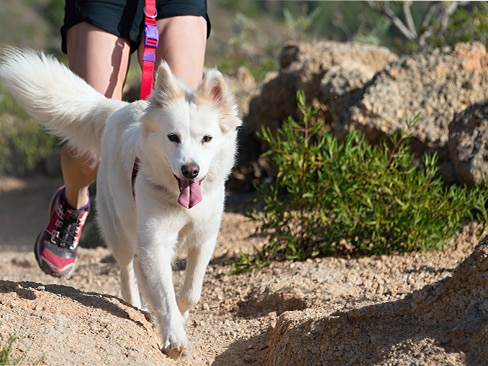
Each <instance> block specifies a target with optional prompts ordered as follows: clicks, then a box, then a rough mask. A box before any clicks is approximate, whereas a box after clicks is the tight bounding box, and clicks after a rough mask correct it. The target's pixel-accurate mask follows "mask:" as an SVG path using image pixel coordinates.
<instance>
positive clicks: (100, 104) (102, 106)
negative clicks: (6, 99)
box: [0, 48, 125, 160]
mask: <svg viewBox="0 0 488 366" xmlns="http://www.w3.org/2000/svg"><path fill="white" fill-rule="evenodd" d="M0 57H1V61H0V78H1V79H2V80H3V82H4V84H5V86H6V87H7V89H8V90H9V91H10V92H11V93H12V95H13V96H14V98H15V99H16V100H17V101H18V102H19V103H20V105H21V106H22V107H23V108H24V109H25V110H26V111H27V113H29V114H30V115H31V116H33V117H34V118H36V119H37V120H39V121H40V122H41V123H42V124H43V125H44V126H45V127H46V129H47V130H48V131H49V132H51V133H53V134H55V135H56V136H58V137H59V138H61V139H62V140H64V141H67V142H68V143H69V145H70V146H72V147H74V148H76V149H77V150H78V152H79V153H80V154H85V153H92V154H95V155H96V157H98V156H99V149H100V146H99V145H100V139H101V136H102V133H103V129H104V126H105V121H106V119H107V117H108V116H109V115H110V114H111V113H112V112H113V111H114V110H116V109H119V108H121V107H122V106H123V105H124V104H125V103H124V102H121V101H117V100H111V99H108V98H106V97H105V96H103V95H102V94H100V93H98V92H97V91H95V89H93V88H92V87H91V86H90V85H88V84H87V83H86V82H85V81H84V80H83V79H81V78H80V77H78V76H77V75H75V74H74V73H73V72H72V71H71V70H69V69H68V68H67V67H66V66H64V65H63V64H62V63H60V62H59V61H57V60H56V59H55V58H54V57H52V56H46V55H45V54H43V53H40V52H36V51H33V50H29V49H17V48H7V49H6V50H4V51H3V52H1V55H0ZM96 160H98V159H96Z"/></svg>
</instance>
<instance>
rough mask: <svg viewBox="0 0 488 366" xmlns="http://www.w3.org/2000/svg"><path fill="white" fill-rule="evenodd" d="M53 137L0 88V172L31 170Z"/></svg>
mask: <svg viewBox="0 0 488 366" xmlns="http://www.w3.org/2000/svg"><path fill="white" fill-rule="evenodd" d="M56 141H57V140H56V137H54V136H52V135H49V134H48V133H47V132H46V131H45V130H44V128H43V127H42V126H41V125H40V124H39V123H38V122H37V121H36V120H34V119H33V118H31V117H29V115H27V113H26V112H24V111H23V110H22V108H21V107H20V106H19V105H18V104H17V103H16V102H15V101H14V100H13V98H12V97H11V96H10V95H9V94H8V93H7V92H6V91H5V89H3V88H0V174H2V173H3V174H13V175H24V174H26V173H29V172H31V171H32V170H34V169H35V168H36V167H37V166H38V164H39V163H40V162H42V161H43V159H44V158H45V157H46V156H48V155H49V153H50V152H51V151H52V149H53V147H54V145H55V144H56Z"/></svg>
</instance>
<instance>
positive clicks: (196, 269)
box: [0, 48, 241, 358]
mask: <svg viewBox="0 0 488 366" xmlns="http://www.w3.org/2000/svg"><path fill="white" fill-rule="evenodd" d="M0 77H1V78H2V79H3V81H4V83H5V85H6V86H7V88H8V89H9V91H10V92H11V93H12V95H13V96H14V97H15V98H16V99H17V101H18V102H19V103H20V104H21V105H22V107H23V108H25V110H26V111H27V112H28V113H29V114H31V115H32V116H33V117H34V118H36V119H38V120H39V121H40V122H41V123H42V124H43V125H44V126H45V127H46V128H47V129H48V130H49V131H50V132H52V133H53V134H55V135H57V136H58V137H60V138H62V139H63V140H65V141H66V142H67V143H68V144H69V145H71V146H72V147H75V148H76V149H77V150H78V151H79V153H80V154H87V153H90V154H94V155H95V156H96V157H97V158H96V161H98V159H99V158H100V166H99V169H98V179H97V200H96V207H97V212H98V222H99V226H100V228H101V231H102V234H103V237H104V239H105V240H106V243H107V245H108V246H109V247H110V248H111V249H112V251H113V254H114V256H115V258H116V259H117V262H118V263H119V265H120V269H121V287H122V295H123V297H124V299H125V300H127V301H128V302H130V303H131V304H132V305H134V306H136V307H139V308H141V307H145V306H148V307H149V309H150V311H151V313H152V315H153V317H154V318H155V320H156V321H157V324H158V325H159V327H160V332H161V335H162V348H163V351H165V352H166V353H167V354H168V355H169V356H170V357H173V358H178V357H179V356H181V355H184V354H186V353H187V352H188V350H189V343H188V339H187V335H186V332H185V329H184V322H185V320H186V318H187V316H188V311H189V309H190V308H191V307H192V306H193V305H195V304H196V303H197V302H198V300H199V298H200V294H201V287H202V282H203V277H204V273H205V269H206V267H207V265H208V262H209V260H210V258H211V255H212V253H213V250H214V247H215V243H216V240H217V235H218V231H219V227H220V222H221V217H222V212H223V207H224V196H225V192H224V183H225V181H226V179H227V176H228V174H229V173H230V171H231V169H232V166H233V164H234V156H235V151H236V137H237V132H236V129H237V127H238V126H239V125H240V124H241V121H240V120H239V118H238V117H237V111H236V106H235V103H234V100H233V96H232V94H231V92H230V90H229V88H228V86H227V84H226V82H225V80H224V78H223V76H222V75H221V74H220V73H219V72H218V71H217V70H209V71H207V72H206V74H205V76H204V79H203V81H202V82H201V84H200V86H199V87H198V88H197V90H196V91H191V90H189V89H188V88H187V87H186V86H185V85H184V84H183V83H182V82H181V81H180V80H178V79H177V78H175V77H174V76H173V75H172V73H171V70H170V68H169V66H168V65H167V64H166V63H165V62H162V63H161V65H159V67H158V69H157V75H156V81H155V87H154V91H153V93H152V94H151V96H150V97H149V98H148V101H136V102H134V103H130V104H129V103H126V102H122V101H117V100H111V99H107V98H105V97H104V96H103V95H101V94H100V93H98V92H96V91H95V90H94V89H93V88H92V87H90V86H89V85H88V84H87V83H86V82H85V81H84V80H82V79H81V78H79V77H78V76H76V75H75V74H73V73H72V72H71V71H70V70H69V69H68V68H67V67H65V66H64V65H63V64H61V63H60V62H58V61H56V60H55V59H54V58H52V57H50V56H46V55H44V54H43V53H38V52H35V51H32V50H21V49H15V48H9V49H7V50H5V51H4V52H3V54H2V61H1V64H0ZM136 157H137V158H138V159H139V161H140V170H139V173H138V175H137V178H136V180H135V185H134V189H135V198H134V197H133V195H132V193H131V189H132V187H131V172H132V168H133V163H134V160H135V159H136ZM189 163H192V164H197V165H198V166H199V168H200V169H199V172H198V176H197V177H196V178H195V179H196V180H199V181H200V180H202V179H203V180H202V181H201V193H202V196H203V200H202V201H201V203H199V204H197V205H196V206H194V207H192V208H191V209H187V208H184V207H181V206H180V205H179V204H178V202H177V199H178V195H179V187H178V182H177V180H176V179H175V177H177V178H179V179H187V178H186V177H185V176H184V174H183V173H182V167H183V166H184V165H185V164H189ZM183 247H186V249H187V263H186V274H185V280H184V284H183V286H182V288H181V290H180V291H179V293H178V294H175V290H174V287H173V280H172V268H171V264H172V260H173V259H174V256H175V253H176V252H177V251H178V250H180V249H182V248H183Z"/></svg>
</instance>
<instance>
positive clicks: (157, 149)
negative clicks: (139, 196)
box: [141, 61, 241, 208]
mask: <svg viewBox="0 0 488 366" xmlns="http://www.w3.org/2000/svg"><path fill="white" fill-rule="evenodd" d="M148 101H149V106H148V108H147V109H146V112H145V113H144V115H143V116H142V118H141V122H142V131H141V135H142V139H143V144H144V145H145V146H144V148H145V149H146V151H147V153H148V156H150V157H149V159H147V160H149V165H150V169H151V173H152V175H153V177H152V178H153V179H157V180H158V181H161V179H162V180H164V181H167V180H166V179H167V177H162V176H161V175H162V174H166V175H167V174H168V172H167V169H168V166H169V168H170V169H171V171H172V174H173V176H174V178H175V181H174V182H177V183H178V189H179V192H180V194H179V197H178V202H179V203H180V204H181V205H182V206H184V207H187V208H191V207H193V206H194V205H196V204H197V203H198V202H200V201H201V199H202V194H201V190H200V185H201V183H202V181H203V180H204V179H205V180H207V181H209V182H211V181H214V180H218V179H221V180H222V182H223V181H225V178H226V177H227V175H228V174H229V173H230V170H231V169H232V166H233V164H234V155H235V149H236V137H237V132H236V130H237V127H239V126H240V124H241V121H240V119H239V118H238V117H237V108H236V105H235V102H234V98H233V95H232V93H231V91H230V89H229V87H228V85H227V83H226V81H225V79H224V77H223V76H222V74H221V73H220V72H219V71H217V70H215V69H212V70H208V71H207V72H206V73H205V76H204V78H203V80H202V82H201V83H200V85H199V86H198V88H197V89H196V90H195V91H192V90H190V89H188V88H187V87H186V85H185V84H184V83H183V82H181V81H180V80H178V79H177V78H176V77H175V76H174V75H173V74H172V72H171V70H170V68H169V66H168V64H167V63H166V62H164V61H163V62H162V63H161V65H160V66H159V67H158V70H157V74H156V80H155V85H154V91H153V93H152V94H151V96H150V97H149V99H148ZM158 164H160V166H159V167H158ZM158 169H159V171H157V170H158ZM158 176H160V179H158ZM174 182H173V183H174Z"/></svg>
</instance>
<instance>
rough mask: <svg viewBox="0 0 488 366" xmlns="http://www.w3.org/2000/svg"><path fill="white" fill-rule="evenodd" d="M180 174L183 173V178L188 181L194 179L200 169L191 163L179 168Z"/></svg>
mask: <svg viewBox="0 0 488 366" xmlns="http://www.w3.org/2000/svg"><path fill="white" fill-rule="evenodd" d="M181 172H182V173H183V176H184V177H185V178H188V179H195V178H196V177H197V175H198V173H200V167H199V166H198V164H197V163H194V162H191V163H188V164H185V165H183V166H182V167H181Z"/></svg>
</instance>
